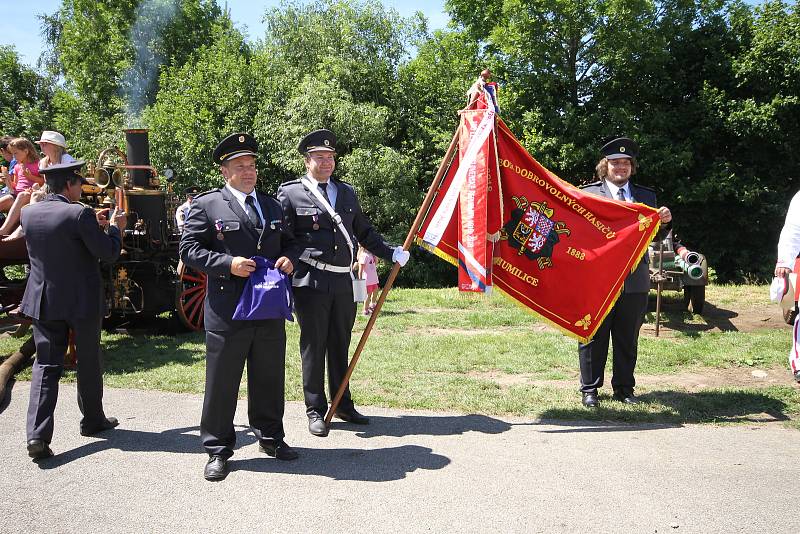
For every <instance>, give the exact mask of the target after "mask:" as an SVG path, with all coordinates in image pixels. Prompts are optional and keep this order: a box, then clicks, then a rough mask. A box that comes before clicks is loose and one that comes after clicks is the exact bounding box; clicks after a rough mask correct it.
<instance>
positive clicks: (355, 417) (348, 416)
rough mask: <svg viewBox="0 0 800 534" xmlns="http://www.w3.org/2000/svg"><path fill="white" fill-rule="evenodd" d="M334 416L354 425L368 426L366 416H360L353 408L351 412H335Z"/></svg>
mask: <svg viewBox="0 0 800 534" xmlns="http://www.w3.org/2000/svg"><path fill="white" fill-rule="evenodd" d="M335 415H336V417H338V418H339V419H341V420H342V421H346V422H348V423H353V424H354V425H368V424H369V417H367V416H366V415H361V414H360V413H358V411H357V410H356V409H355V408H353V409H352V410H336V414H335Z"/></svg>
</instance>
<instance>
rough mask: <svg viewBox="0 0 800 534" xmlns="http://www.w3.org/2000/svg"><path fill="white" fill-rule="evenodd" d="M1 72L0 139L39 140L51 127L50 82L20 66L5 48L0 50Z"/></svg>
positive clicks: (12, 53) (13, 54) (10, 51)
mask: <svg viewBox="0 0 800 534" xmlns="http://www.w3.org/2000/svg"><path fill="white" fill-rule="evenodd" d="M0 72H2V73H3V76H2V78H1V79H0V135H12V136H22V137H28V138H34V137H36V138H38V135H39V134H41V133H42V130H46V129H48V128H49V127H50V121H51V117H52V115H51V111H50V110H51V106H50V103H51V101H52V98H53V82H52V80H51V79H49V78H46V77H43V76H41V75H39V74H37V73H36V72H35V71H34V70H32V69H30V68H28V67H26V66H25V65H23V64H22V63H20V61H19V56H18V55H17V52H16V51H15V50H14V48H13V47H8V46H0Z"/></svg>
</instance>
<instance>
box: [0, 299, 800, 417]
mask: <svg viewBox="0 0 800 534" xmlns="http://www.w3.org/2000/svg"><path fill="white" fill-rule="evenodd" d="M766 294H767V290H766V288H765V287H762V286H709V288H708V301H709V302H710V303H713V305H714V306H715V307H716V308H719V309H726V310H737V309H742V308H744V307H747V306H752V305H753V303H754V302H755V303H761V305H762V306H763V302H762V301H763V300H764V299H765V298H766V297H765V295H766ZM677 302H678V299H677V297H675V296H671V297H670V296H665V306H666V309H667V312H666V317H665V324H667V325H669V326H670V328H671V329H674V330H677V332H673V333H672V335H670V336H666V337H660V338H654V337H650V336H642V337H641V338H640V355H639V362H638V365H637V374H639V375H665V377H664V383H665V384H668V383H669V376H668V375H671V374H676V373H680V372H687V371H689V372H692V371H698V372H714V370H717V369H719V370H724V369H731V368H736V367H748V368H749V367H765V368H771V369H775V368H780V367H787V363H786V355H787V351H788V348H789V343H790V333H789V330H788V328H772V329H760V330H756V331H754V332H749V333H743V332H737V331H728V332H719V331H716V332H708V331H706V330H707V328H706V327H707V326H708V324H707V321H706V320H705V319H704V318H703V317H701V316H699V315H692V314H690V313H688V312H682V311H680V310H679V309H677V308H678V306H677ZM776 314H777V311H776ZM653 315H654V314H652V313H651V314H648V318H647V321H649V322H652V321H653V320H654V318H653ZM711 320H712V319H710V320H709V321H711ZM365 325H366V318H364V317H363V316H361V315H359V317H358V320H357V322H356V327H355V329H354V334H353V342H352V347H351V353H352V350H353V349H354V348H355V345H356V343H357V342H358V339H359V336H360V335H361V332H362V331H363V328H364V326H365ZM287 337H288V341H287V357H286V378H287V383H286V394H287V395H286V396H287V399H289V400H300V399H302V387H301V384H300V357H299V352H298V329H297V325H296V323H287ZM19 344H20V341H19V340H8V339H4V340H0V353H8V352H10V351H11V350H13V349H14V348H15V347H16V346H18V345H19ZM103 346H104V349H105V353H106V359H105V364H106V374H105V383H106V384H107V385H108V386H109V387H125V388H138V389H157V390H166V391H176V392H194V393H201V392H202V391H203V385H204V373H205V365H204V350H205V348H204V338H203V335H202V334H179V335H177V336H168V335H151V336H144V335H140V336H128V335H122V334H110V333H104V334H103ZM610 366H611V364H610V362H609V364H608V366H607V372H606V377H607V379H610V372H611V369H610ZM577 367H578V359H577V342H576V341H574V340H572V339H570V338H567V337H565V336H564V335H562V334H560V333H558V332H555V331H553V330H552V329H550V328H548V327H546V325H545V324H544V322H543V321H541V320H539V319H537V318H536V317H535V316H533V315H531V314H529V313H527V312H526V311H525V310H523V309H522V308H521V307H519V306H518V305H516V304H514V303H512V302H511V301H509V300H508V299H506V298H504V297H502V296H500V295H493V296H489V297H482V296H473V295H462V294H459V293H458V292H457V291H456V290H455V289H438V290H414V289H398V290H394V291H392V292H391V294H390V297H389V299H388V300H387V302H386V304H385V306H384V311H383V313H381V315H380V317H379V318H378V321H377V324H376V328H375V330H374V331H373V333H372V336H371V337H370V340H369V342H368V343H367V346H366V349H365V351H364V353H363V354H362V357H361V361H360V362H359V365H358V367H357V368H356V371H355V374H354V376H353V387H352V389H353V394H354V397H355V399H356V402H357V403H358V404H359V405H377V406H388V407H398V408H421V409H433V410H455V411H463V412H475V413H484V414H498V415H503V414H513V415H520V416H525V417H531V418H546V419H573V420H574V419H594V420H615V421H623V422H655V423H670V424H673V423H678V424H679V423H709V422H710V423H732V422H758V421H760V420H762V419H765V418H766V419H772V420H775V419H778V420H783V421H787V424H788V425H790V426H795V427H798V428H800V390H798V389H797V388H796V387H794V386H793V385H792V380H791V377H790V374H789V371H788V370H787V371H786V382H785V384H782V385H778V386H771V387H758V388H736V387H725V388H707V389H703V390H700V391H694V392H689V391H686V390H682V389H679V388H678V389H676V388H670V387H668V386H664V387H654V386H652V385H651V386H649V387H640V388H637V393H639V394H640V395H641V396H642V397H643V399H644V400H646V401H647V402H644V403H642V404H640V405H638V406H623V405H621V404H619V403H613V402H610V400H609V398H608V397H607V396H606V391H605V390H604V391H602V392H601V401H603V400H606V401H607V402H602V403H601V408H600V409H599V410H595V411H589V410H586V409H584V408H583V407H582V406H580V402H579V395H578V393H577V387H578V383H577ZM26 373H27V371H26V372H24V373H22V374H21V375H20V378H22V379H26V378H27V377H28V376H29V375H28V374H26ZM65 380H74V372H67V373H66V374H65ZM543 381H547V382H546V383H542V382H543ZM552 381H560V382H552ZM245 384H246V383H245V382H243V384H242V395H244V394H245V391H246V390H245ZM651 384H652V381H651ZM606 389H608V388H606ZM764 414H767V415H766V416H765V415H764Z"/></svg>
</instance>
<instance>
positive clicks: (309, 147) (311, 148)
mask: <svg viewBox="0 0 800 534" xmlns="http://www.w3.org/2000/svg"><path fill="white" fill-rule="evenodd" d="M297 150H298V151H299V152H300V153H301V154H310V153H312V152H334V153H335V152H336V136H335V135H334V134H333V132H332V131H330V130H314V131H313V132H311V133H309V134H307V135H306V136H305V137H303V138H302V139H301V140H300V143H298V145H297Z"/></svg>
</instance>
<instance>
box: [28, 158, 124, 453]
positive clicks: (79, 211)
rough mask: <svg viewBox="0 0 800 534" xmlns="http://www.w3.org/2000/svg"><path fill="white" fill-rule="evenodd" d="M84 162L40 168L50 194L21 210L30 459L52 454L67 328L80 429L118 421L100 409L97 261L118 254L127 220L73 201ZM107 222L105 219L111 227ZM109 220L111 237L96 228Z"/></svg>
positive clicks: (100, 314) (90, 432) (100, 291)
mask: <svg viewBox="0 0 800 534" xmlns="http://www.w3.org/2000/svg"><path fill="white" fill-rule="evenodd" d="M82 166H83V162H82V161H78V162H74V163H66V164H63V165H61V164H59V165H51V166H50V167H47V168H46V169H42V171H41V172H42V174H43V175H44V178H45V182H46V183H47V185H48V186H49V188H50V191H52V193H51V194H49V195H47V196H46V197H45V198H43V199H42V200H41V201H39V202H37V203H35V204H31V205H29V206H27V207H25V208H24V209H23V210H22V215H21V223H22V228H23V230H24V232H25V239H26V242H27V246H28V256H29V258H30V262H31V271H30V275H29V276H28V284H27V286H26V287H25V294H24V296H23V297H22V305H21V306H20V311H21V312H22V313H23V314H25V315H27V316H28V317H31V318H32V319H33V339H34V341H35V342H36V362H35V363H34V364H33V377H32V378H31V395H30V404H29V405H28V424H27V434H28V454H29V455H30V456H31V457H32V458H34V459H41V458H47V457H49V456H52V455H53V451H52V450H50V446H49V445H50V441H51V440H52V437H53V412H54V411H55V407H56V400H57V398H58V381H59V379H60V378H61V373H62V371H63V369H64V354H65V353H66V351H67V344H68V339H69V331H70V330H72V331H73V332H74V336H75V348H76V350H77V356H78V371H77V374H78V406H79V407H80V409H81V413H82V414H83V418H82V419H81V423H80V431H81V434H82V435H84V436H91V435H93V434H96V433H98V432H101V431H103V430H108V429H110V428H113V427H115V426H117V424H118V421H117V420H116V419H115V418H113V417H106V415H105V412H104V411H103V371H102V367H101V363H100V326H101V322H102V318H103V308H104V304H103V279H102V278H101V276H100V265H99V263H98V260H102V261H106V262H113V261H115V260H116V259H117V257H118V256H119V252H120V248H121V240H122V238H121V233H122V232H123V231H124V230H125V225H126V218H125V214H124V213H121V212H116V211H115V212H114V213H113V214H112V216H111V219H110V221H108V220H106V216H105V214H102V213H101V214H99V215H95V212H94V210H92V208H89V207H86V206H84V205H82V204H80V203H78V199H80V198H81V185H82V184H84V183H86V182H85V180H84V179H83V176H81V175H80V168H81V167H82ZM109 222H110V224H109ZM106 224H108V234H106V233H105V232H103V229H102V228H101V227H100V226H101V225H106Z"/></svg>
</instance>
